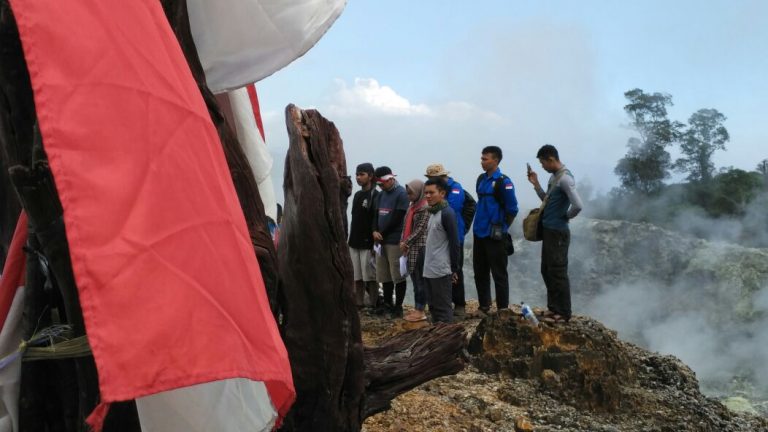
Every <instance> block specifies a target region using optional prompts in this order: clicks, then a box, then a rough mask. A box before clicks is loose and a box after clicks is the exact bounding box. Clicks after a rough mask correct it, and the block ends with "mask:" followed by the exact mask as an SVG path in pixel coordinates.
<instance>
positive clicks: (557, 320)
mask: <svg viewBox="0 0 768 432" xmlns="http://www.w3.org/2000/svg"><path fill="white" fill-rule="evenodd" d="M542 321H544V322H546V323H550V324H564V323H567V322H568V318H566V317H564V316H562V315H558V314H552V315H551V316H548V317H545V318H542Z"/></svg>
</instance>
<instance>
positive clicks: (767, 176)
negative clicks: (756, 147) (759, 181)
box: [755, 159, 768, 188]
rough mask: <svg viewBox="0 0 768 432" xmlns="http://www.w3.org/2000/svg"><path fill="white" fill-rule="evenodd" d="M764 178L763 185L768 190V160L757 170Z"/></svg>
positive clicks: (759, 165) (763, 161) (762, 162)
mask: <svg viewBox="0 0 768 432" xmlns="http://www.w3.org/2000/svg"><path fill="white" fill-rule="evenodd" d="M755 170H757V172H759V173H760V174H762V176H763V185H764V186H765V187H766V188H768V159H763V160H762V161H760V163H759V164H757V167H756V168H755Z"/></svg>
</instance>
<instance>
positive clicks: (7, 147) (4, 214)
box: [0, 0, 35, 264]
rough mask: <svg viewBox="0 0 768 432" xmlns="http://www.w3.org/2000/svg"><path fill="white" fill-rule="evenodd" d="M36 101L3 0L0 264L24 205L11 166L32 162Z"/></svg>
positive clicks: (0, 25)
mask: <svg viewBox="0 0 768 432" xmlns="http://www.w3.org/2000/svg"><path fill="white" fill-rule="evenodd" d="M34 114H35V103H34V101H33V99H32V86H31V85H30V82H29V74H28V73H27V64H26V62H25V61H24V54H23V52H22V49H21V40H20V39H19V32H18V29H17V28H16V21H15V20H14V19H13V14H12V13H11V8H10V6H9V4H8V1H7V0H2V1H0V147H1V148H0V170H1V172H0V264H4V263H5V256H6V253H7V250H8V246H9V245H10V242H11V237H13V231H14V228H15V227H16V219H17V218H18V216H19V212H20V211H21V205H20V203H19V200H18V199H17V198H16V192H15V191H14V190H13V185H12V184H11V179H10V177H9V176H8V169H9V168H10V167H11V166H13V165H18V164H24V165H27V166H28V165H29V164H30V163H31V161H32V146H31V144H32V125H33V123H34V121H33V119H34Z"/></svg>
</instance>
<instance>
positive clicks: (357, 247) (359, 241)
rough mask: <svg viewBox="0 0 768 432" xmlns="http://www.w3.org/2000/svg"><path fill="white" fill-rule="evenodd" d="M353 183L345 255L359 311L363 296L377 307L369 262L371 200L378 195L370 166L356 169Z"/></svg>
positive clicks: (376, 290) (373, 213)
mask: <svg viewBox="0 0 768 432" xmlns="http://www.w3.org/2000/svg"><path fill="white" fill-rule="evenodd" d="M355 180H357V184H358V185H360V187H361V189H360V190H359V191H358V192H357V193H355V197H354V198H353V199H352V223H351V224H350V227H349V241H348V242H347V244H348V245H349V255H350V257H351V258H352V269H353V271H354V275H355V303H356V304H357V307H359V308H360V307H363V305H364V302H365V293H366V292H367V293H368V298H369V305H371V306H372V307H376V306H377V302H378V299H379V284H378V283H376V268H375V265H374V264H372V263H371V261H372V260H373V222H374V219H375V218H376V207H375V200H376V196H377V195H378V192H377V191H376V188H375V187H374V182H373V165H372V164H370V163H368V162H366V163H361V164H360V165H358V166H357V170H356V171H355Z"/></svg>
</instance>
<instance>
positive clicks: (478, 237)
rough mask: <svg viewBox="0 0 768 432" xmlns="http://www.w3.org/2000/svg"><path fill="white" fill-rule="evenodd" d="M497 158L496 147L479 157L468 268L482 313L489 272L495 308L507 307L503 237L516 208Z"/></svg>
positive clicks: (511, 188)
mask: <svg viewBox="0 0 768 432" xmlns="http://www.w3.org/2000/svg"><path fill="white" fill-rule="evenodd" d="M501 157H502V154H501V149H500V148H499V147H497V146H488V147H485V148H484V149H483V151H482V152H481V156H480V166H481V167H482V168H483V171H484V172H483V173H482V174H480V176H479V177H478V178H477V190H476V192H477V212H476V213H475V227H474V229H473V232H474V238H473V247H472V267H473V268H474V271H475V286H476V287H477V299H478V301H479V302H480V308H479V311H480V312H481V313H486V314H487V313H488V312H489V311H490V309H491V278H490V276H491V275H493V282H494V285H495V286H496V308H497V309H499V310H501V309H506V308H507V307H509V278H508V273H507V260H508V259H507V250H506V236H507V231H508V230H509V226H510V225H512V221H513V220H514V219H515V216H517V212H518V208H517V197H516V196H515V186H514V185H513V184H512V180H510V179H509V177H507V176H505V175H504V174H502V173H501V170H500V169H499V162H501ZM489 273H490V274H489Z"/></svg>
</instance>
